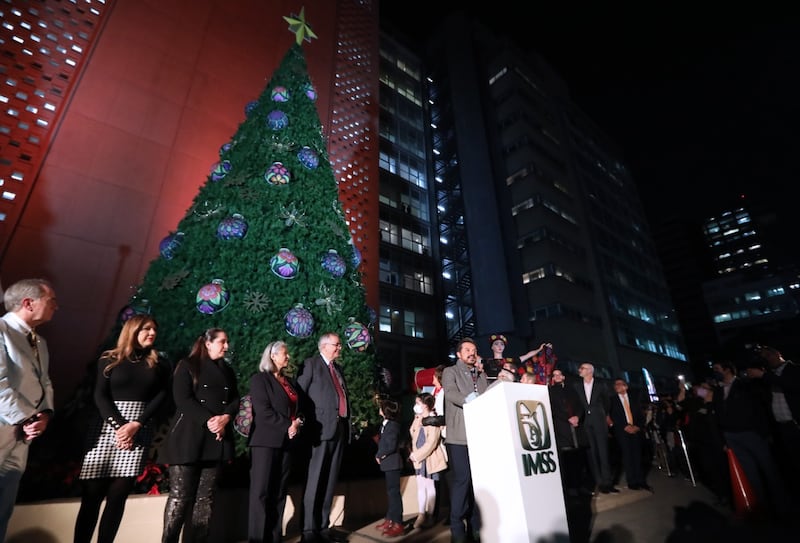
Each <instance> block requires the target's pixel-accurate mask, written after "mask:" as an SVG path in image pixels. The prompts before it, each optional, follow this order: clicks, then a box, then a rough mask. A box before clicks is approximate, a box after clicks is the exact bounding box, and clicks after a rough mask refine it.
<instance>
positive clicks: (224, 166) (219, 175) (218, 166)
mask: <svg viewBox="0 0 800 543" xmlns="http://www.w3.org/2000/svg"><path fill="white" fill-rule="evenodd" d="M232 169H233V166H232V165H231V163H230V161H228V160H223V161H222V162H217V163H215V164H214V167H213V168H212V170H211V180H212V181H221V180H223V179H225V176H226V175H228V174H229V173H230V171H231V170H232Z"/></svg>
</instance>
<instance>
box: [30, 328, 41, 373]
mask: <svg viewBox="0 0 800 543" xmlns="http://www.w3.org/2000/svg"><path fill="white" fill-rule="evenodd" d="M28 343H30V345H31V349H33V355H34V356H35V357H36V364H37V365H38V364H41V360H40V359H39V340H38V339H37V337H36V332H34V331H33V330H31V331H30V332H28Z"/></svg>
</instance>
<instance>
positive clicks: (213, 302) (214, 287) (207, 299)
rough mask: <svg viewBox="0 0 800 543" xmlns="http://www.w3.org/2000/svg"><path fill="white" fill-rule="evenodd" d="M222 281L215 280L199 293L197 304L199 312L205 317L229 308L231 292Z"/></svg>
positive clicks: (201, 288) (196, 299)
mask: <svg viewBox="0 0 800 543" xmlns="http://www.w3.org/2000/svg"><path fill="white" fill-rule="evenodd" d="M223 283H224V281H222V279H214V280H213V281H211V282H210V283H208V284H207V285H203V286H202V287H200V290H198V291H197V297H196V298H195V303H196V304H197V310H198V311H199V312H200V313H202V314H203V315H213V314H214V313H217V312H219V311H222V310H223V309H225V308H226V307H227V306H228V302H230V300H231V293H230V291H229V290H228V289H227V288H225V285H223Z"/></svg>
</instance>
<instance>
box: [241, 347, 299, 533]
mask: <svg viewBox="0 0 800 543" xmlns="http://www.w3.org/2000/svg"><path fill="white" fill-rule="evenodd" d="M288 365H289V352H288V349H287V347H286V343H284V342H283V341H274V342H272V343H270V344H269V345H267V348H266V349H264V354H262V355H261V362H260V363H259V365H258V369H259V373H256V374H255V375H253V377H252V378H251V379H250V398H251V400H252V405H253V425H252V427H251V429H250V437H249V442H248V445H249V446H250V462H251V464H250V501H249V517H248V541H250V542H251V543H252V542H257V543H261V542H263V541H271V542H273V543H280V541H281V535H282V532H283V510H284V507H285V505H286V494H287V492H288V484H289V469H290V467H291V452H290V451H291V450H292V448H293V445H294V443H295V442H296V441H297V439H296V437H297V433H298V432H299V431H300V428H301V426H302V425H303V417H302V415H300V411H299V409H298V407H299V405H300V402H299V398H298V388H297V386H296V385H295V384H294V383H293V382H292V381H291V380H290V379H289V378H288V377H287V376H286V375H284V370H285V369H286V367H287V366H288Z"/></svg>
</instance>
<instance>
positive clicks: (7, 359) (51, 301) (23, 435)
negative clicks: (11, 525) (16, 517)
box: [0, 279, 58, 541]
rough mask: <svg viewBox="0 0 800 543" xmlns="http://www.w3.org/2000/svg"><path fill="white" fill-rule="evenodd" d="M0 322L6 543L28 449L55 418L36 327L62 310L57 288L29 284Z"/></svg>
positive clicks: (0, 474)
mask: <svg viewBox="0 0 800 543" xmlns="http://www.w3.org/2000/svg"><path fill="white" fill-rule="evenodd" d="M3 302H4V303H5V307H6V311H7V313H6V314H5V315H3V317H2V319H0V343H2V345H0V541H5V536H6V529H7V528H8V521H9V520H10V519H11V513H12V511H13V510H14V502H15V501H16V498H17V490H18V489H19V482H20V480H21V479H22V474H23V472H24V471H25V466H26V464H27V462H28V446H29V445H30V442H31V441H32V440H34V439H36V438H37V437H39V436H40V435H41V434H42V432H44V431H45V429H46V428H47V423H48V422H49V421H50V417H51V415H52V414H53V385H52V383H51V382H50V377H49V375H48V368H49V362H50V355H49V353H48V351H47V342H46V341H45V340H44V339H43V338H41V337H39V336H38V335H37V334H36V327H37V326H39V325H40V324H44V323H46V322H48V321H49V320H50V319H52V318H53V314H54V313H55V312H56V310H57V309H58V303H57V302H56V295H55V292H54V290H53V286H52V285H51V284H50V283H49V282H48V281H46V280H44V279H23V280H21V281H18V282H16V283H14V284H13V285H11V286H10V287H8V288H7V289H6V291H5V293H4V294H3Z"/></svg>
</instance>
